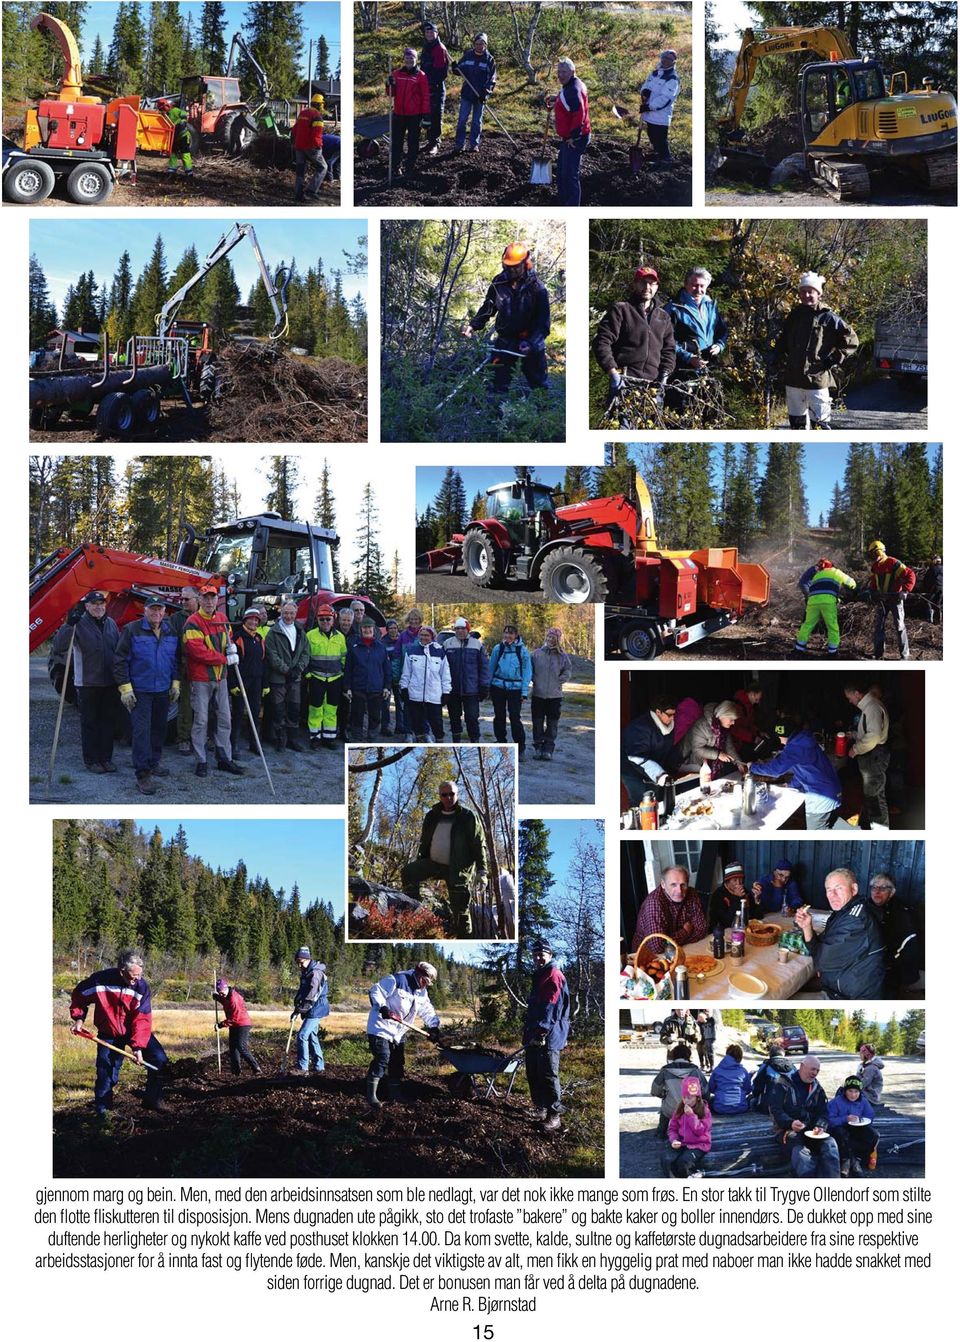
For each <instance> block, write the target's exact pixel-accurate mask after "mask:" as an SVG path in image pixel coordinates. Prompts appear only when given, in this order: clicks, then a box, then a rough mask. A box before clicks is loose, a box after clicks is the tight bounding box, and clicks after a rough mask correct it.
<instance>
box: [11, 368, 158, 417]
mask: <svg viewBox="0 0 960 1342" xmlns="http://www.w3.org/2000/svg"><path fill="white" fill-rule="evenodd" d="M172 382H173V374H172V372H171V370H170V368H169V366H168V365H167V364H153V365H149V366H147V367H143V368H137V369H136V370H135V371H134V372H133V374H132V375H131V372H130V369H129V368H118V369H116V370H115V371H114V372H111V373H107V375H106V377H103V378H99V379H98V377H94V376H91V374H89V373H78V374H76V375H73V374H69V373H68V374H67V375H66V376H65V377H64V376H62V375H61V376H59V377H32V378H31V379H30V409H31V410H34V409H37V410H51V409H53V408H54V407H56V406H68V405H72V404H74V403H75V402H78V401H94V402H97V401H102V400H103V398H104V397H105V396H107V395H109V393H110V392H112V391H137V390H138V388H140V387H169V386H170V385H171V383H172Z"/></svg>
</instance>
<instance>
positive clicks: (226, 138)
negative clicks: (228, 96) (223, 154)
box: [220, 112, 257, 158]
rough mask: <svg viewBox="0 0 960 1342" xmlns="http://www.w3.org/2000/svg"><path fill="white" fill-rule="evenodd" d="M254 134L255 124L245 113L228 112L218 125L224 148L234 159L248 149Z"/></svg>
mask: <svg viewBox="0 0 960 1342" xmlns="http://www.w3.org/2000/svg"><path fill="white" fill-rule="evenodd" d="M256 133H257V123H256V122H255V121H254V120H253V119H252V117H250V116H249V115H248V114H247V113H246V112H228V113H227V115H226V116H225V117H224V118H223V121H222V122H221V123H220V136H221V138H222V140H223V145H224V148H225V149H226V150H227V152H228V153H229V154H232V155H233V157H234V158H237V157H239V155H240V154H243V153H244V152H245V151H246V150H247V149H248V148H249V147H250V145H251V143H252V142H253V138H254V136H255V135H256Z"/></svg>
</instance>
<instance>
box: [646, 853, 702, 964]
mask: <svg viewBox="0 0 960 1342" xmlns="http://www.w3.org/2000/svg"><path fill="white" fill-rule="evenodd" d="M689 883H690V873H689V872H688V871H687V869H686V867H667V868H665V870H664V872H663V874H662V876H661V877H660V884H659V885H658V886H657V888H656V889H655V890H651V891H650V893H649V895H647V897H646V899H645V900H644V901H643V903H642V904H641V905H640V910H639V912H638V913H637V926H636V929H635V931H634V934H633V943H632V945H631V947H630V950H631V952H633V951H635V950H636V949H637V947H638V946H639V945H640V942H641V941H642V940H643V939H644V937H649V936H655V935H656V934H657V933H660V934H661V935H663V934H666V935H667V936H668V937H671V938H672V939H673V940H674V941H675V942H676V943H677V945H678V946H685V945H687V944H688V943H689V942H691V941H699V940H700V939H701V938H702V937H705V936H706V935H707V916H706V914H705V913H704V911H703V903H702V901H701V899H700V896H699V894H698V893H697V891H696V890H690V889H688V886H689Z"/></svg>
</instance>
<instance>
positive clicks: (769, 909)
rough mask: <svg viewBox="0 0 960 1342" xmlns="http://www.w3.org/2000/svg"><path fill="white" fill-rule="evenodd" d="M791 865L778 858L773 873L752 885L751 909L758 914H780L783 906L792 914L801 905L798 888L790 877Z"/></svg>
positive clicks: (787, 860)
mask: <svg viewBox="0 0 960 1342" xmlns="http://www.w3.org/2000/svg"><path fill="white" fill-rule="evenodd" d="M792 871H793V863H792V862H791V861H790V859H789V858H786V857H778V858H777V861H776V864H775V866H774V868H773V871H772V872H770V873H769V875H767V876H761V877H760V879H759V881H754V883H753V889H752V894H753V907H754V908H755V909H756V910H758V911H759V912H760V913H780V912H781V911H782V910H783V908H784V906H786V909H787V910H788V911H789V912H790V913H793V912H794V911H795V910H796V909H798V908H799V907H800V905H801V904H802V903H803V896H802V895H801V893H800V887H799V885H797V883H796V881H795V880H794V879H793V877H792V876H791V875H790V873H791V872H792Z"/></svg>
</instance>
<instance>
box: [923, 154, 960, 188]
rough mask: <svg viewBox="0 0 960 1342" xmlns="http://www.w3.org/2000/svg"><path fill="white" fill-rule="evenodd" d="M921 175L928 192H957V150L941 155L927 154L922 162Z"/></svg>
mask: <svg viewBox="0 0 960 1342" xmlns="http://www.w3.org/2000/svg"><path fill="white" fill-rule="evenodd" d="M920 173H921V177H922V178H923V179H924V185H925V186H926V188H927V190H928V191H951V190H952V191H955V190H956V189H957V155H956V151H955V150H946V151H944V152H943V153H941V154H925V155H924V156H923V158H922V159H921V160H920Z"/></svg>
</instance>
